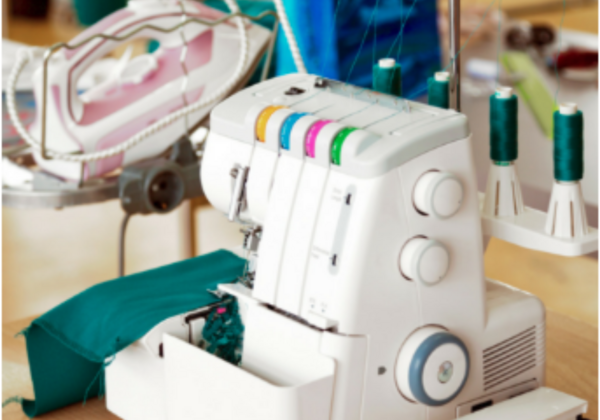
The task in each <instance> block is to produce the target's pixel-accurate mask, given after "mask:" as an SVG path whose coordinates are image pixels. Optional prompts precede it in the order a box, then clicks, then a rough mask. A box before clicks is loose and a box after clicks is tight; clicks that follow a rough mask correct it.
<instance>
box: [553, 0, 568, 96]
mask: <svg viewBox="0 0 600 420" xmlns="http://www.w3.org/2000/svg"><path fill="white" fill-rule="evenodd" d="M566 14H567V0H563V13H562V16H561V18H560V25H558V53H557V54H556V58H555V59H554V76H555V77H556V91H555V92H554V103H555V104H558V92H559V90H560V75H559V74H558V58H559V57H560V48H561V46H562V29H563V23H564V22H565V15H566Z"/></svg>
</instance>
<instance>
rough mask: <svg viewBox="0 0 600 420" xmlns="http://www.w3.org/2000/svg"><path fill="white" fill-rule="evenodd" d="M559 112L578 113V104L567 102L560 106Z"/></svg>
mask: <svg viewBox="0 0 600 420" xmlns="http://www.w3.org/2000/svg"><path fill="white" fill-rule="evenodd" d="M558 112H560V113H561V114H562V115H575V114H577V104H576V103H574V102H565V103H562V104H560V105H559V106H558Z"/></svg>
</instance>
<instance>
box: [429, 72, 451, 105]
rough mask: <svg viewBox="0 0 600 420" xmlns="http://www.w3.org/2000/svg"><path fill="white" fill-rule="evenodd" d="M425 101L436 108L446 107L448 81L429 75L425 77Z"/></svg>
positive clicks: (448, 99) (447, 102)
mask: <svg viewBox="0 0 600 420" xmlns="http://www.w3.org/2000/svg"><path fill="white" fill-rule="evenodd" d="M427 87H428V94H427V103H428V104H429V105H432V106H437V107H438V108H444V109H448V108H449V107H450V82H449V81H448V80H444V81H439V80H435V78H433V77H430V78H429V79H427Z"/></svg>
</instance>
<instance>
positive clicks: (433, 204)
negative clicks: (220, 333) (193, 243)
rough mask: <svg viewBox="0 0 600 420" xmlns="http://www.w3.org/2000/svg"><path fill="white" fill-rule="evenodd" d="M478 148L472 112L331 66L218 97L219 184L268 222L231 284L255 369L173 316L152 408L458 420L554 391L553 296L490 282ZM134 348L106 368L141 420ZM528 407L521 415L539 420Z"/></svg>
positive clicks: (245, 219)
mask: <svg viewBox="0 0 600 420" xmlns="http://www.w3.org/2000/svg"><path fill="white" fill-rule="evenodd" d="M274 105H277V106H281V108H277V109H276V108H273V106H274ZM298 113H306V115H297V114H298ZM330 120H332V121H330ZM292 121H293V124H292V123H291V122H292ZM286 122H288V124H287V126H286ZM348 127H354V128H356V130H354V131H349V130H346V131H344V130H345V129H346V128H348ZM342 134H344V135H342ZM340 136H341V137H340ZM332 148H333V150H334V151H335V152H332ZM340 149H341V150H340ZM471 150H472V149H471V138H470V130H469V127H468V123H467V118H466V117H465V116H464V115H462V114H459V113H456V112H454V111H448V110H443V109H438V108H434V107H430V106H427V105H423V104H419V103H414V102H410V101H406V100H403V99H399V98H393V97H390V96H387V95H381V94H378V93H375V92H371V91H368V90H366V89H362V88H357V87H353V86H349V85H345V84H342V83H339V82H333V81H329V80H323V79H320V78H318V77H315V76H309V75H299V74H296V75H289V76H284V77H280V78H277V79H272V80H269V81H266V82H263V83H261V84H259V85H255V86H253V87H251V88H248V89H245V90H244V91H242V92H239V93H237V94H235V95H233V96H232V97H230V98H228V99H227V100H225V101H223V102H222V103H221V104H220V105H218V106H217V107H215V108H214V110H213V111H212V114H211V132H210V136H209V138H208V140H207V144H206V149H205V153H204V157H203V161H202V169H201V175H202V181H203V188H204V191H205V194H206V197H207V198H208V200H209V201H210V202H211V203H212V204H213V205H214V206H215V207H216V208H217V209H219V210H221V211H223V212H224V213H226V214H228V215H229V217H230V219H235V220H237V221H239V222H241V223H243V224H246V225H255V226H256V225H259V226H261V227H262V238H261V240H260V245H259V248H258V250H257V252H256V253H255V255H253V256H252V257H251V259H252V260H253V261H254V264H255V266H256V273H255V281H254V288H253V289H252V290H251V289H248V288H245V287H244V286H242V285H241V284H236V285H222V286H221V289H222V290H223V291H226V292H228V293H231V294H233V295H235V296H237V297H238V299H239V301H240V304H241V306H242V308H243V310H244V323H245V328H246V330H245V336H244V347H243V354H242V366H241V367H236V366H233V365H230V364H228V363H226V362H224V361H222V360H220V359H218V358H216V357H214V356H212V355H210V354H208V353H206V352H204V351H203V350H200V349H199V348H197V347H195V346H193V345H190V344H188V343H186V342H185V340H183V341H182V340H180V339H177V338H174V337H172V336H171V335H175V336H177V335H178V334H177V333H173V332H171V331H170V330H169V328H166V327H165V328H162V327H161V328H162V329H161V328H158V327H157V328H158V330H157V331H153V332H151V333H149V334H148V336H147V337H146V338H145V339H144V340H145V341H144V342H145V343H147V342H148V340H150V339H149V338H148V337H151V336H153V334H154V335H156V334H158V335H159V336H160V335H162V333H164V332H166V333H167V334H165V336H164V346H165V347H164V349H165V356H164V361H163V362H164V363H162V364H161V366H160V367H156V369H164V378H165V381H164V383H161V384H160V386H161V387H162V388H160V390H162V391H159V392H155V394H156V395H159V394H161V392H162V394H163V395H165V399H164V400H161V401H155V402H154V404H161V405H160V407H158V408H156V409H155V410H154V411H153V412H154V413H155V414H157V413H160V414H161V415H158V414H157V416H156V417H153V418H157V419H159V418H160V419H163V418H168V419H191V418H194V419H196V418H197V419H210V420H226V419H227V420H229V419H234V418H243V419H253V420H254V419H257V420H258V419H261V420H267V419H268V420H288V419H306V420H309V419H310V420H321V419H323V420H325V419H330V420H358V419H363V420H388V419H389V420H392V419H398V418H404V419H408V420H424V419H428V420H434V419H435V420H446V419H453V418H456V417H461V416H465V415H468V414H470V413H472V412H474V411H478V410H481V409H484V408H486V407H488V406H491V405H498V403H501V402H503V401H505V400H508V399H510V398H512V397H515V396H517V395H521V394H524V393H528V392H529V391H534V390H536V389H538V388H540V387H542V386H543V385H544V382H545V376H544V375H545V374H544V372H545V313H544V306H543V304H542V303H541V302H540V301H539V299H537V298H536V297H535V296H532V295H529V294H527V293H524V292H521V291H519V290H516V289H513V288H510V287H507V286H504V285H502V284H500V283H497V282H495V281H492V280H486V279H485V277H484V273H483V252H484V245H483V236H484V235H483V232H482V219H481V216H480V198H479V193H478V191H477V186H476V176H475V169H474V164H473V158H472V152H471ZM336 153H337V155H336ZM246 174H247V179H245V175H246ZM182 328H185V327H182ZM179 335H180V336H184V335H183V334H179ZM190 336H191V334H190ZM132 347H133V346H132ZM129 351H133V350H130V349H127V350H125V351H124V352H123V353H120V354H119V355H118V356H117V359H116V361H115V363H114V364H113V365H111V366H110V367H109V368H108V370H107V386H108V400H107V401H108V407H109V409H110V410H111V411H113V412H114V413H115V414H117V415H120V416H122V417H124V418H126V419H127V420H133V419H134V418H135V417H133V416H131V415H126V414H125V412H126V411H128V410H126V409H124V408H123V407H127V404H131V400H129V401H128V396H127V395H123V394H122V393H121V394H119V395H117V394H116V392H111V386H113V385H111V383H113V384H116V383H121V384H123V383H124V381H126V380H127V379H126V377H128V376H129V377H134V376H135V375H142V376H143V375H148V373H144V372H143V369H141V368H140V369H139V370H137V371H135V372H133V370H132V369H133V368H132V365H131V364H130V365H127V363H123V361H124V360H126V358H127V357H128V356H127V353H126V352H129ZM154 353H156V351H155V350H154ZM122 354H123V355H122ZM146 357H154V358H156V357H157V356H156V355H153V356H151V355H147V356H146ZM147 366H149V365H147ZM160 375H161V374H160V373H159V374H158V376H159V377H160ZM149 383H153V384H156V381H154V382H153V381H149ZM147 386H155V385H147ZM157 386H158V385H157ZM115 389H116V388H115ZM120 389H123V386H121V387H120ZM154 389H156V388H154ZM535 392H538V391H535ZM539 392H542V394H543V393H545V392H546V390H543V389H541V390H539ZM547 392H555V391H551V390H547ZM531 395H533V394H531ZM540 395H541V394H540ZM543 395H545V396H546V397H548V395H546V394H543ZM552 395H553V398H555V400H556V401H557V402H561V403H562V402H564V404H565V405H564V407H563V408H564V410H563V411H560V412H559V411H558V410H559V408H558V407H560V406H561V404H559V403H557V405H556V407H557V408H556V410H557V411H556V413H555V414H559V415H565V413H567V411H568V410H567V408H565V407H567V406H568V407H569V408H568V409H569V410H571V411H568V413H567V414H568V416H567V415H565V417H540V419H542V418H544V419H545V418H560V419H563V418H564V419H567V418H569V419H574V418H575V417H576V416H577V415H579V414H582V413H584V412H585V406H586V404H585V402H583V401H581V400H578V399H575V398H573V397H568V396H566V395H565V394H561V393H556V395H555V394H552ZM535 396H536V397H537V394H536V395H535ZM531 398H533V397H531ZM540 398H541V397H540ZM542 399H543V398H542ZM542 399H540V400H539V401H542ZM528 404H529V406H530V407H534V406H535V404H534V403H528ZM540 404H542V403H541V402H540ZM499 407H500V406H498V408H499ZM506 407H508V406H506ZM507 410H508V408H507ZM565 410H567V411H565ZM129 411H130V410H129ZM484 412H485V411H482V412H481V413H478V414H477V415H479V414H484ZM518 413H519V412H518V411H514V409H513V411H509V412H508V414H505V415H508V416H509V417H510V418H514V419H520V418H523V419H525V418H527V419H529V418H531V417H528V416H527V415H526V413H523V415H524V417H520V416H519V414H518ZM573 413H575V414H573ZM140 418H143V417H140ZM477 418H479V417H477Z"/></svg>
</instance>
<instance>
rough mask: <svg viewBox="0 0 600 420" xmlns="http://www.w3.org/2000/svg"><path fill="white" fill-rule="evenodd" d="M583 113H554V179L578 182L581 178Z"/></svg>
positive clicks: (582, 168)
mask: <svg viewBox="0 0 600 420" xmlns="http://www.w3.org/2000/svg"><path fill="white" fill-rule="evenodd" d="M583 166H584V165H583V113H582V112H581V111H577V113H575V114H573V115H563V114H561V113H560V112H559V111H555V112H554V178H555V179H556V180H557V181H563V182H569V181H579V180H580V179H582V178H583V170H584V167H583Z"/></svg>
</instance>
